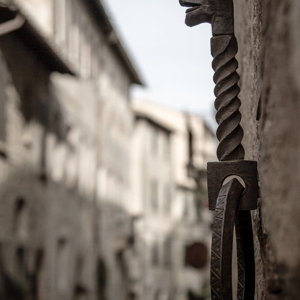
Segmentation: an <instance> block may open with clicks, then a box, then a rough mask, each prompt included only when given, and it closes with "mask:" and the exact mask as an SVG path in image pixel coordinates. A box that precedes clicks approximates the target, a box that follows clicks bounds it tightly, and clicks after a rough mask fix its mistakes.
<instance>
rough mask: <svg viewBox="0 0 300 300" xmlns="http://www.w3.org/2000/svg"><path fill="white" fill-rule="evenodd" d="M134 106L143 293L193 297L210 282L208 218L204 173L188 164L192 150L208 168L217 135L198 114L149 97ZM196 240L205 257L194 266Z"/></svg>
mask: <svg viewBox="0 0 300 300" xmlns="http://www.w3.org/2000/svg"><path fill="white" fill-rule="evenodd" d="M133 109H134V112H135V115H136V126H135V132H134V136H133V147H132V153H133V161H134V162H135V163H134V164H133V166H132V169H133V176H132V178H133V186H135V189H134V190H133V195H132V199H133V202H134V203H135V208H136V214H140V215H141V217H140V222H139V227H138V228H139V230H138V231H137V236H138V237H139V239H140V243H141V245H140V246H141V247H144V251H141V253H143V252H144V254H145V258H144V264H145V266H144V267H143V268H142V269H143V270H144V274H145V275H144V276H143V278H144V282H143V284H142V288H143V289H144V295H145V296H144V297H148V298H147V299H176V300H177V299H178V300H184V299H193V298H190V297H193V295H194V296H199V295H201V294H202V293H203V292H204V289H205V288H206V286H207V285H208V283H209V263H208V256H207V253H208V251H209V249H210V232H211V228H210V226H211V222H212V219H211V214H210V212H209V211H208V208H207V196H206V187H205V185H203V184H202V183H203V182H202V181H203V180H205V178H199V179H197V182H198V183H196V181H195V180H194V179H192V178H190V177H189V176H188V172H187V167H188V164H189V162H190V156H189V153H190V152H191V150H192V152H193V153H194V155H193V163H194V167H196V168H197V169H198V170H200V171H204V170H205V169H206V161H207V160H208V159H213V157H214V150H215V138H214V135H213V134H212V132H211V130H210V129H209V128H208V127H207V126H206V125H205V123H204V122H203V120H202V119H201V118H200V117H198V116H195V115H192V116H187V115H186V114H185V113H183V112H180V111H176V110H173V109H170V108H165V107H162V106H159V105H156V104H153V103H151V102H147V101H135V102H133ZM190 134H192V135H193V141H192V143H190V141H189V135H190ZM190 147H192V148H193V149H190ZM199 173H203V172H199ZM199 244H200V245H201V249H203V251H202V252H201V254H200V256H201V255H202V256H201V257H199V256H197V257H196V259H197V260H198V261H199V260H200V261H201V259H203V264H202V265H201V266H200V265H199V266H197V267H198V269H196V268H195V266H193V267H192V265H191V263H190V256H191V255H193V254H191V251H192V248H193V246H195V245H199ZM188 249H190V250H188ZM198 249H199V248H198ZM144 299H146V298H144Z"/></svg>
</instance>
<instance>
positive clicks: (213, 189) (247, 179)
mask: <svg viewBox="0 0 300 300" xmlns="http://www.w3.org/2000/svg"><path fill="white" fill-rule="evenodd" d="M230 176H238V177H240V178H241V179H242V180H243V181H244V183H245V189H244V192H243V193H242V195H241V198H240V201H239V205H238V209H239V210H254V209H256V208H257V198H258V180H257V162H256V161H250V160H235V161H222V162H210V163H208V164H207V185H208V200H209V209H210V210H215V208H216V202H217V198H218V194H219V191H220V190H221V188H222V185H223V183H224V180H225V179H226V178H228V177H230Z"/></svg>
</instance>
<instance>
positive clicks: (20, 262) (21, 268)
mask: <svg viewBox="0 0 300 300" xmlns="http://www.w3.org/2000/svg"><path fill="white" fill-rule="evenodd" d="M25 255H26V253H25V249H24V248H23V247H18V248H17V249H16V256H15V259H16V261H15V263H16V265H15V266H16V269H15V275H16V278H17V279H18V283H19V284H21V285H23V284H24V283H25V280H26V264H25Z"/></svg>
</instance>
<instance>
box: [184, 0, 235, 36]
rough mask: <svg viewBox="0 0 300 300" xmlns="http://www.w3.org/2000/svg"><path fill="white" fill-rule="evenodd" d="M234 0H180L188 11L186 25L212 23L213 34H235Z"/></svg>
mask: <svg viewBox="0 0 300 300" xmlns="http://www.w3.org/2000/svg"><path fill="white" fill-rule="evenodd" d="M232 1H233V0H179V3H180V5H182V6H185V7H189V9H187V11H186V20H185V23H186V25H188V26H190V27H193V26H196V25H199V24H202V23H211V24H212V31H213V35H214V36H216V35H224V34H233V33H234V28H233V2H232Z"/></svg>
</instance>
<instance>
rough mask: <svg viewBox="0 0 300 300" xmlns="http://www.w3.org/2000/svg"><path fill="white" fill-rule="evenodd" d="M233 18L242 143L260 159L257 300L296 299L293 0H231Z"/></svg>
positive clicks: (298, 82)
mask: <svg viewBox="0 0 300 300" xmlns="http://www.w3.org/2000/svg"><path fill="white" fill-rule="evenodd" d="M235 22H236V23H235V27H236V35H237V39H238V42H239V53H238V60H239V63H240V67H239V74H240V75H241V80H240V87H241V94H240V98H241V100H242V108H241V111H242V114H243V125H244V129H245V137H244V140H243V144H244V146H245V148H246V157H247V158H248V159H257V160H258V162H259V178H260V186H261V199H260V207H259V209H258V210H257V211H255V212H254V213H253V220H254V232H255V241H256V260H257V269H256V273H257V274H256V275H257V277H256V280H257V292H256V299H274V300H277V299H298V298H299V293H300V286H299V278H300V251H299V248H300V235H299V228H300V219H299V212H300V203H299V200H298V198H299V192H300V185H299V183H300V182H299V180H300V163H299V157H298V156H299V150H300V149H299V147H300V134H299V112H300V111H299V109H300V107H299V96H300V76H299V67H300V55H299V51H300V40H299V28H300V2H299V1H297V0H284V1H283V0H280V1H279V0H265V1H260V0H248V1H246V0H242V1H241V0H239V1H235ZM259 102H260V104H259ZM246 124H247V126H245V125H246Z"/></svg>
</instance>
